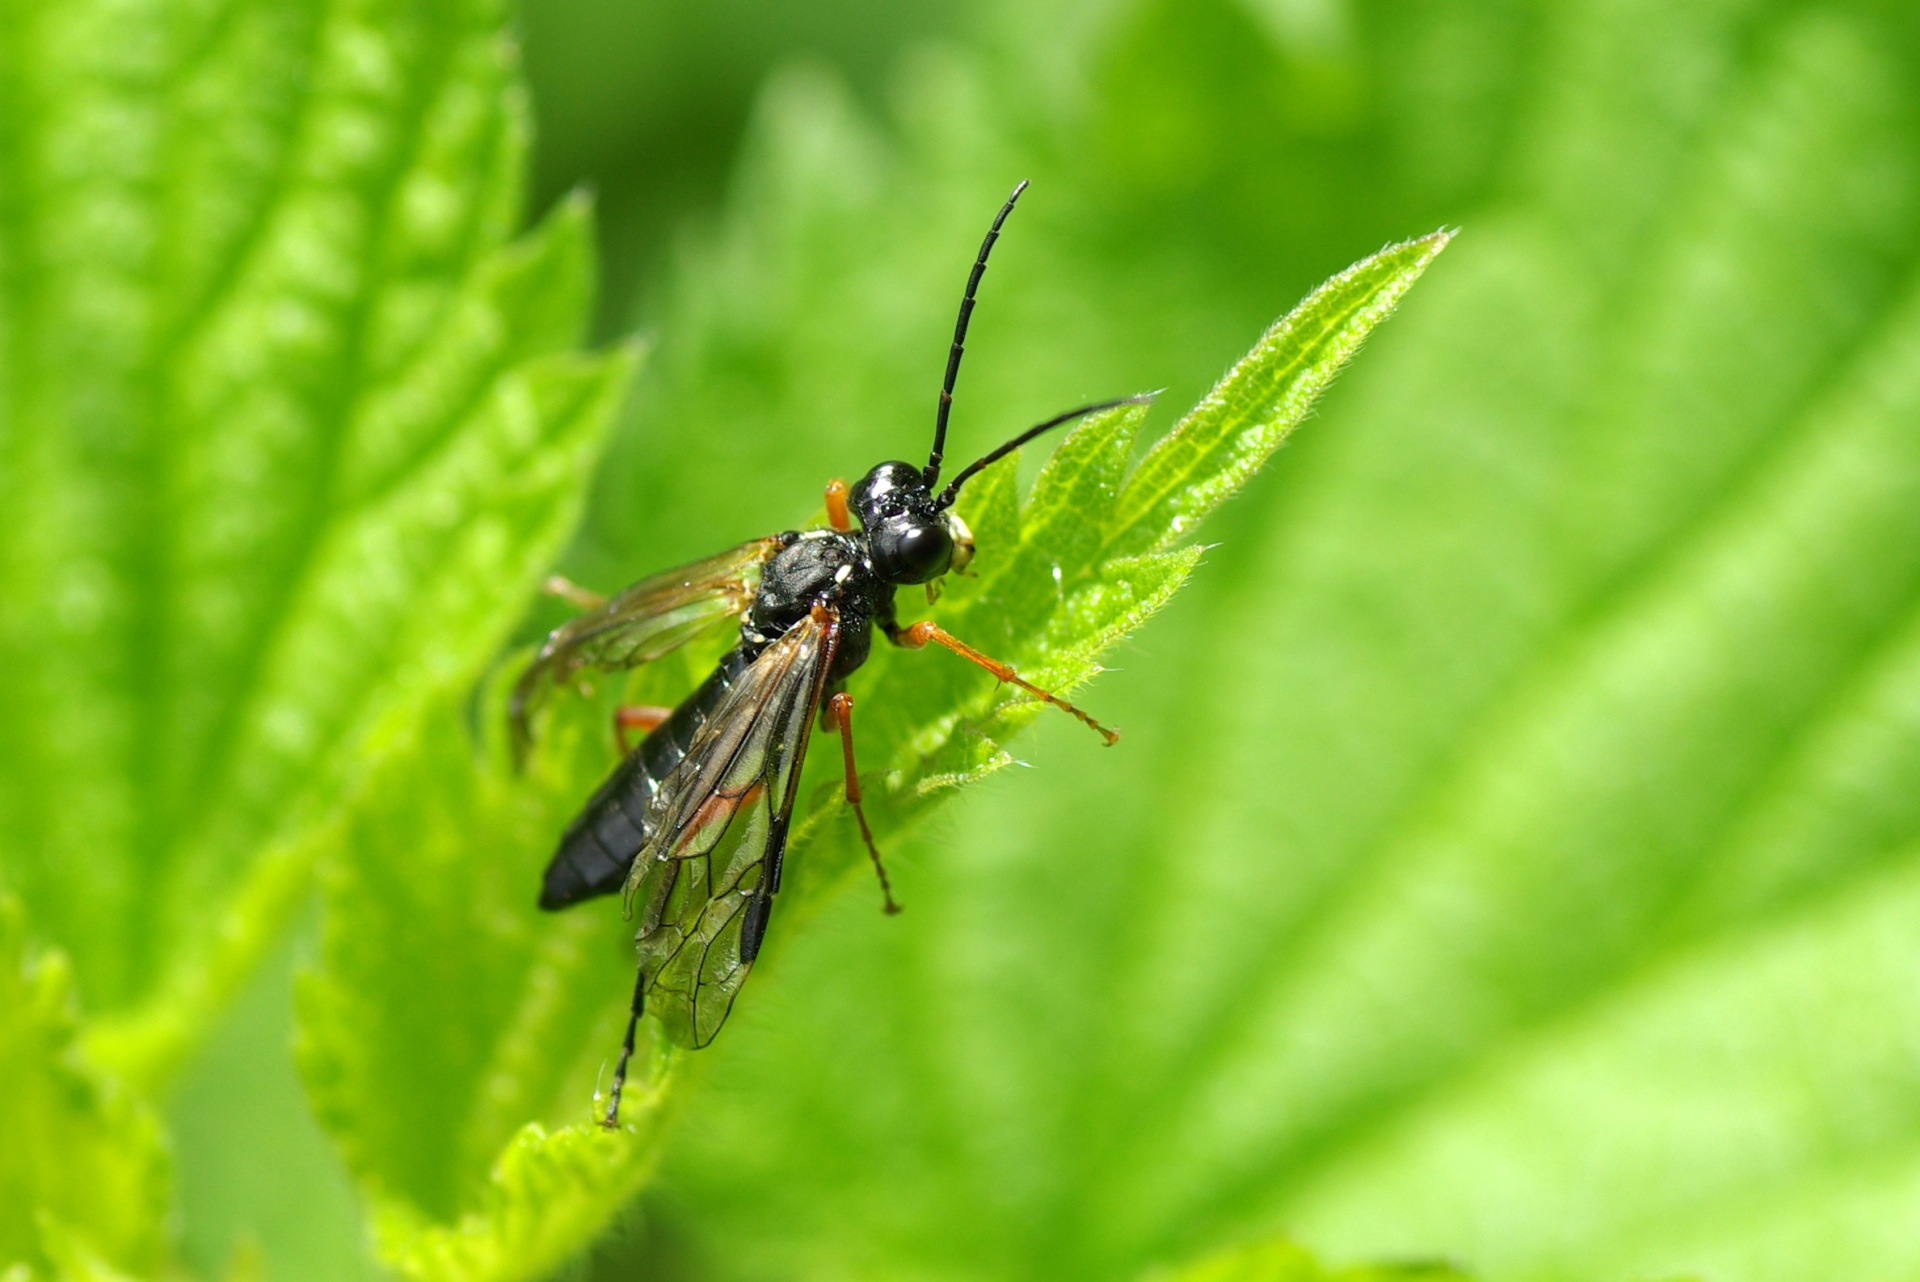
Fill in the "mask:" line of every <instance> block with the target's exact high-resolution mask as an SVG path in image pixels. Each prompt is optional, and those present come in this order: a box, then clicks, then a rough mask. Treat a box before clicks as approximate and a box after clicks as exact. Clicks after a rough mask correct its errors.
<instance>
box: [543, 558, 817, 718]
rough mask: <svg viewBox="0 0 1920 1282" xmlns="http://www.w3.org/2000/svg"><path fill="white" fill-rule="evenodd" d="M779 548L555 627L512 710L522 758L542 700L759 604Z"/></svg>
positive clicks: (677, 576)
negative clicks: (757, 596)
mask: <svg viewBox="0 0 1920 1282" xmlns="http://www.w3.org/2000/svg"><path fill="white" fill-rule="evenodd" d="M779 547H780V540H779V539H778V538H775V537H769V538H764V539H755V540H754V541H753V542H751V543H742V544H741V545H740V546H739V547H736V548H731V549H729V550H728V551H725V552H722V553H720V554H719V555H718V556H713V557H708V558H707V559H706V560H704V561H695V562H694V563H693V564H691V565H683V566H681V567H680V568H679V569H677V570H668V571H667V572H666V573H664V574H656V575H654V576H653V577H652V578H649V579H642V580H640V582H638V583H636V584H634V585H633V586H632V587H630V588H627V589H626V590H625V591H623V592H621V593H619V594H618V595H616V596H614V597H611V598H610V599H609V600H608V601H607V603H606V604H605V605H603V606H601V607H600V608H599V609H597V610H588V611H587V612H586V613H585V614H582V615H578V616H576V617H575V618H573V619H569V620H568V621H567V622H566V623H565V624H563V625H561V626H560V627H558V628H556V629H554V631H553V632H552V633H550V634H549V635H548V637H547V640H546V644H544V645H542V646H541V647H540V653H539V654H537V655H535V656H534V659H533V662H532V663H530V664H528V665H527V670H526V671H525V672H523V673H521V674H520V680H519V681H518V682H516V683H515V684H514V687H513V699H512V702H511V704H510V705H509V708H508V712H509V716H510V717H511V718H512V722H513V741H514V747H515V749H516V750H517V751H519V752H521V753H524V752H525V750H526V746H527V744H528V743H529V742H531V740H532V734H531V730H530V728H529V721H530V719H531V718H532V715H533V710H534V709H535V708H536V707H537V706H539V702H540V700H541V699H542V698H544V697H545V696H546V694H547V692H548V691H550V690H552V689H553V688H554V687H556V686H560V685H564V684H566V682H567V681H568V680H569V679H570V678H571V677H572V676H573V674H574V673H576V672H578V671H579V670H580V669H582V668H599V669H611V668H632V667H638V666H639V665H640V664H642V663H648V662H651V661H652V660H654V659H658V658H660V657H661V656H662V655H665V654H667V653H669V652H670V651H672V650H675V649H677V648H678V647H680V646H682V645H685V644H686V643H687V642H688V641H691V640H692V639H693V638H695V637H697V636H699V635H700V634H701V633H702V632H705V631H706V630H707V629H708V628H711V627H713V626H714V625H715V624H718V623H722V622H725V621H726V620H728V619H735V618H738V617H739V616H740V615H741V614H743V613H744V612H745V611H746V609H747V607H748V606H749V605H751V604H753V594H754V591H755V590H756V589H757V588H758V587H759V584H760V570H761V567H762V566H764V565H765V564H766V562H767V558H768V557H770V556H772V555H773V554H774V553H775V552H776V551H778V550H779Z"/></svg>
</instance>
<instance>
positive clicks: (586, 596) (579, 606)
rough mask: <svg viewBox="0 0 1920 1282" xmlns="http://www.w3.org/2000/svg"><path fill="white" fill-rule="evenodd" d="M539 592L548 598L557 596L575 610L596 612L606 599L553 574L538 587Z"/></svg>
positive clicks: (561, 576) (570, 580) (562, 576)
mask: <svg viewBox="0 0 1920 1282" xmlns="http://www.w3.org/2000/svg"><path fill="white" fill-rule="evenodd" d="M540 590H541V591H542V592H545V593H546V594H547V595H548V596H557V597H559V598H560V599H561V600H562V601H565V602H566V603H567V604H568V605H570V606H572V607H573V608H574V609H576V610H598V609H599V608H600V607H601V606H603V605H605V604H606V603H607V598H605V597H603V596H601V595H600V594H599V593H598V592H591V591H588V590H587V589H586V588H583V587H581V586H580V585H579V584H578V583H575V582H574V581H573V580H572V579H569V578H567V577H566V576H564V575H559V574H555V575H552V576H551V577H549V578H548V579H547V581H546V582H545V583H542V584H541V585H540Z"/></svg>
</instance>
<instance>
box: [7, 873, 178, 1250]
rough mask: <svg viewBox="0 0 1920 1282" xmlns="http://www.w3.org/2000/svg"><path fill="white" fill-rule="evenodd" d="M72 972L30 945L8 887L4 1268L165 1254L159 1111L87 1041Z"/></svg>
mask: <svg viewBox="0 0 1920 1282" xmlns="http://www.w3.org/2000/svg"><path fill="white" fill-rule="evenodd" d="M78 1025H79V1020H78V1018H77V1016H76V1013H75V1010H74V1000H73V973H72V969H71V968H70V967H69V966H68V965H67V963H66V959H65V958H64V957H62V956H60V954H58V953H54V952H46V951H38V950H34V949H32V948H31V947H30V946H29V944H28V943H27V932H26V922H25V919H24V916H23V914H22V913H21V911H20V905H19V903H18V902H17V901H15V900H13V899H12V898H11V897H8V896H5V895H0V1084H3V1085H4V1089H0V1135H5V1136H6V1137H7V1141H6V1143H5V1144H3V1145H0V1274H5V1275H6V1276H7V1277H8V1278H9V1279H11V1278H13V1277H14V1276H15V1275H14V1273H12V1272H11V1271H10V1270H12V1269H14V1268H16V1267H17V1268H19V1269H20V1270H22V1271H23V1276H24V1277H26V1278H34V1277H44V1278H74V1279H79V1278H90V1277H112V1276H123V1275H126V1274H133V1275H142V1274H150V1273H151V1272H152V1271H153V1270H155V1269H156V1268H157V1267H158V1266H159V1264H160V1261H161V1258H162V1248H163V1246H164V1243H165V1236H164V1232H163V1228H164V1224H165V1219H166V1213H167V1174H168V1172H167V1154H166V1146H165V1142H164V1141H163V1139H162V1138H161V1133H160V1126H159V1123H158V1121H157V1120H156V1119H155V1117H154V1116H153V1114H152V1112H151V1111H149V1110H148V1109H147V1108H146V1107H145V1106H144V1105H143V1104H141V1103H140V1102H139V1101H138V1100H136V1099H135V1098H133V1097H132V1096H130V1095H129V1094H128V1093H127V1092H126V1091H125V1090H124V1089H122V1088H120V1087H119V1086H117V1085H116V1084H115V1083H114V1082H113V1081H112V1079H110V1078H108V1077H107V1076H105V1075H104V1074H102V1073H101V1072H100V1071H99V1070H98V1069H97V1068H95V1067H94V1066H93V1065H92V1064H91V1063H89V1062H88V1060H87V1057H86V1055H85V1053H84V1052H83V1051H82V1050H81V1049H80V1047H79V1045H78V1038H77V1032H78Z"/></svg>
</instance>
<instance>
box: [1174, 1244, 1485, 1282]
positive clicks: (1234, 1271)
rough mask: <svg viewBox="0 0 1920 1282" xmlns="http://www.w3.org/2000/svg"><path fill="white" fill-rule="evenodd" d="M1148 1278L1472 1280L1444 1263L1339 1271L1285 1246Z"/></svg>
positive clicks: (1257, 1248)
mask: <svg viewBox="0 0 1920 1282" xmlns="http://www.w3.org/2000/svg"><path fill="white" fill-rule="evenodd" d="M1147 1277H1148V1282H1469V1280H1468V1275H1467V1274H1465V1273H1461V1272H1459V1271H1458V1270H1456V1269H1455V1268H1454V1267H1453V1266H1452V1265H1449V1264H1444V1263H1441V1262H1438V1261H1408V1262H1405V1263H1387V1264H1362V1265H1353V1266H1347V1267H1340V1268H1333V1267H1329V1266H1327V1265H1324V1264H1322V1263H1321V1262H1320V1261H1318V1260H1316V1259H1315V1258H1314V1257H1313V1256H1312V1255H1311V1254H1309V1253H1308V1252H1307V1251H1305V1250H1303V1249H1302V1248H1300V1247H1298V1246H1296V1245H1294V1244H1293V1243H1291V1242H1284V1241H1269V1242H1258V1243H1254V1244H1251V1245H1248V1246H1239V1247H1233V1248H1230V1249H1228V1250H1225V1251H1220V1252H1216V1253H1215V1254H1213V1255H1209V1256H1206V1257H1204V1258H1202V1259H1199V1260H1195V1261H1194V1262H1193V1263H1191V1264H1187V1265H1184V1266H1182V1267H1180V1268H1177V1269H1156V1270H1154V1271H1153V1272H1152V1273H1150V1274H1148V1275H1147Z"/></svg>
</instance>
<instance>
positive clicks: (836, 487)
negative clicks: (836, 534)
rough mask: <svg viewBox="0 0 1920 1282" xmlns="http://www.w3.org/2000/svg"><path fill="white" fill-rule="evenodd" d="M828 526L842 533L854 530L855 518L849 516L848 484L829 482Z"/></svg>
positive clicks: (838, 481) (837, 481) (835, 481)
mask: <svg viewBox="0 0 1920 1282" xmlns="http://www.w3.org/2000/svg"><path fill="white" fill-rule="evenodd" d="M827 524H828V525H831V526H832V527H833V528H834V529H836V530H839V531H841V532H842V533H844V532H846V531H847V530H851V529H852V528H853V518H852V517H851V516H849V515H848V514H847V483H846V482H845V481H841V480H832V481H828V482H827Z"/></svg>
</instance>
